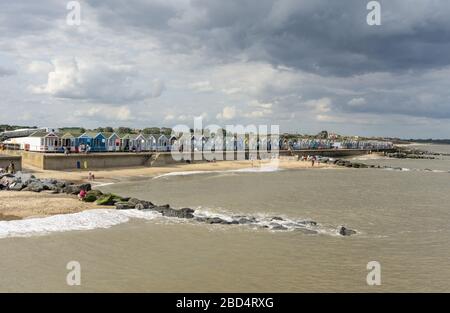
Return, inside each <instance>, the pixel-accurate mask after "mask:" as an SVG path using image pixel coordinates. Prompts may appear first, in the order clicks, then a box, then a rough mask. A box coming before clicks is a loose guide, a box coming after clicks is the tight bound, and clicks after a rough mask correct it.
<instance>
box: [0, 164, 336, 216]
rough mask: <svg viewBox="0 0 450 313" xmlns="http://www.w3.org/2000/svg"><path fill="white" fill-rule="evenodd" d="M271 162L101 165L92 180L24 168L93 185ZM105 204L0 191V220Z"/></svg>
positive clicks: (294, 166) (76, 173) (295, 166)
mask: <svg viewBox="0 0 450 313" xmlns="http://www.w3.org/2000/svg"><path fill="white" fill-rule="evenodd" d="M271 166H274V165H273V164H269V163H267V162H262V161H253V162H252V161H223V162H216V163H195V164H180V165H171V166H167V167H138V168H121V169H103V170H99V171H94V170H93V171H92V172H93V173H94V174H95V181H88V172H89V171H45V170H37V169H24V171H25V172H32V173H33V175H35V176H36V177H37V178H54V179H58V180H67V181H71V182H75V183H80V182H90V183H91V184H92V186H93V188H95V187H96V186H102V185H109V184H114V183H118V182H123V181H137V180H142V179H148V178H151V177H155V176H158V175H162V174H166V173H171V172H185V171H227V170H239V169H249V168H253V169H255V170H257V169H258V168H261V170H264V169H265V168H271ZM278 167H279V168H281V169H307V168H312V165H311V162H301V161H297V160H294V159H288V158H286V159H281V160H280V161H279V164H278ZM330 167H334V166H332V165H329V164H317V163H316V164H315V165H314V168H317V169H324V168H330ZM100 208H105V207H101V206H98V205H95V204H94V203H86V202H81V201H79V200H78V199H77V198H76V197H75V196H69V195H65V194H51V193H48V192H41V193H34V192H24V191H21V192H14V191H2V192H0V220H14V219H23V218H30V217H43V216H51V215H56V214H68V213H77V212H80V211H84V210H90V209H100Z"/></svg>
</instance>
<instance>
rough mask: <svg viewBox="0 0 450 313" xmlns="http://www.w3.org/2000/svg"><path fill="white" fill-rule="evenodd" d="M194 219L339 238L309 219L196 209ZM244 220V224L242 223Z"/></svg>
mask: <svg viewBox="0 0 450 313" xmlns="http://www.w3.org/2000/svg"><path fill="white" fill-rule="evenodd" d="M194 216H195V218H196V219H205V218H210V219H211V218H216V217H217V218H220V219H222V220H225V221H227V222H229V223H231V222H233V221H238V220H241V223H239V226H247V227H248V228H250V229H254V230H255V229H266V230H269V231H272V232H279V231H285V232H286V231H291V232H292V231H297V232H301V233H303V234H308V235H314V234H316V235H317V234H322V235H329V236H340V234H339V232H338V230H337V228H336V227H333V226H326V225H323V224H319V223H316V222H314V221H312V220H311V219H302V218H297V219H296V218H291V217H286V216H281V215H277V216H274V215H273V214H268V213H256V214H254V215H235V214H232V213H229V212H225V211H220V212H217V211H214V210H210V209H202V208H197V209H196V210H195V212H194ZM242 220H244V222H242Z"/></svg>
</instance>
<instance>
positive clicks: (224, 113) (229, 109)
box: [216, 106, 236, 120]
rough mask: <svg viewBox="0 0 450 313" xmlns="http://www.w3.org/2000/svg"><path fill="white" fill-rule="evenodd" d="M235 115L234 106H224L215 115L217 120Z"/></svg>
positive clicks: (227, 118)
mask: <svg viewBox="0 0 450 313" xmlns="http://www.w3.org/2000/svg"><path fill="white" fill-rule="evenodd" d="M235 117H236V107H234V106H233V107H230V106H226V107H224V108H223V110H222V112H221V113H218V114H217V115H216V118H217V119H218V120H231V119H233V118H235Z"/></svg>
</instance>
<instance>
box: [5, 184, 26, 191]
mask: <svg viewBox="0 0 450 313" xmlns="http://www.w3.org/2000/svg"><path fill="white" fill-rule="evenodd" d="M25 187H26V186H25V184H23V183H20V182H17V183H13V184H11V185H10V186H9V190H12V191H21V190H22V189H23V188H25Z"/></svg>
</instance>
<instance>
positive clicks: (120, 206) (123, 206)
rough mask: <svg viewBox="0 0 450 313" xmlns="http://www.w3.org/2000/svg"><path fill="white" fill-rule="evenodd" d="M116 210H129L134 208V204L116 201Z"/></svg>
mask: <svg viewBox="0 0 450 313" xmlns="http://www.w3.org/2000/svg"><path fill="white" fill-rule="evenodd" d="M115 206H116V210H131V209H134V205H133V204H131V203H129V202H116V203H115Z"/></svg>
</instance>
